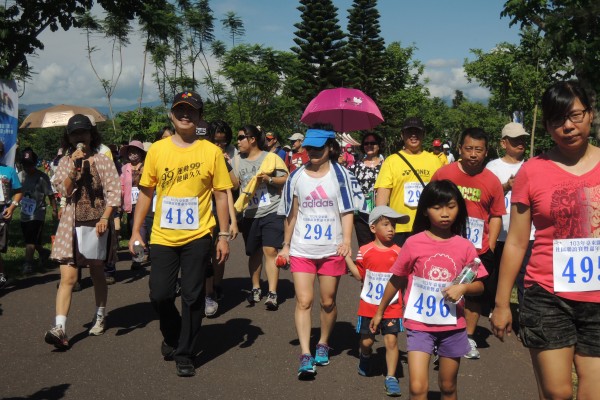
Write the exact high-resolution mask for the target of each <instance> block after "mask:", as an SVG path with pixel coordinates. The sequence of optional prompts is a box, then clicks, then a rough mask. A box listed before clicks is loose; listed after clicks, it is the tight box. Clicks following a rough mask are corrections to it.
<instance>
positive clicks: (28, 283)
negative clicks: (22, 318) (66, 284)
mask: <svg viewBox="0 0 600 400" xmlns="http://www.w3.org/2000/svg"><path fill="white" fill-rule="evenodd" d="M58 280H60V273H56V274H44V275H41V274H40V275H32V276H28V277H27V278H23V279H19V280H14V281H13V284H12V285H8V286H6V287H4V289H2V290H1V291H0V297H3V296H4V295H6V294H8V293H10V292H14V291H16V290H23V289H29V288H30V287H33V286H37V285H43V284H45V283H48V282H52V281H58Z"/></svg>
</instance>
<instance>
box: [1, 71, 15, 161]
mask: <svg viewBox="0 0 600 400" xmlns="http://www.w3.org/2000/svg"><path fill="white" fill-rule="evenodd" d="M18 122H19V96H18V95H17V82H16V81H6V80H1V79H0V141H1V142H2V143H4V157H2V158H1V159H0V162H1V163H2V164H5V165H8V166H10V167H12V166H14V165H15V154H16V152H17V129H18V125H19V124H18Z"/></svg>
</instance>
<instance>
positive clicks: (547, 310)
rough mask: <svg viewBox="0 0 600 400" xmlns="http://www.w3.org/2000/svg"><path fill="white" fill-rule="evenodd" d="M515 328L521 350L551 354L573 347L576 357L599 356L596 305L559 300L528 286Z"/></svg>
mask: <svg viewBox="0 0 600 400" xmlns="http://www.w3.org/2000/svg"><path fill="white" fill-rule="evenodd" d="M519 325H520V332H519V335H520V336H521V339H522V341H523V344H524V345H525V347H528V348H531V349H541V350H553V349H561V348H564V347H569V346H575V351H576V352H577V353H578V354H581V355H586V356H595V357H598V356H600V303H587V302H581V301H574V300H567V299H563V298H561V297H558V296H557V295H555V294H552V293H550V292H548V291H547V290H545V289H544V288H542V287H541V286H539V285H532V286H531V287H528V288H525V293H524V295H523V304H522V305H521V307H520V314H519Z"/></svg>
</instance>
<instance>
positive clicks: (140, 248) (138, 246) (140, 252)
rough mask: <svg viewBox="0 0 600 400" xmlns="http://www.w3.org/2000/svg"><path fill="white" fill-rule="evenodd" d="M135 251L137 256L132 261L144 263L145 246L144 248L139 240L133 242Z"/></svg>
mask: <svg viewBox="0 0 600 400" xmlns="http://www.w3.org/2000/svg"><path fill="white" fill-rule="evenodd" d="M133 251H134V252H135V254H134V255H133V257H132V258H131V260H132V261H133V262H137V263H141V262H144V246H142V244H141V243H140V241H139V240H136V241H135V242H133Z"/></svg>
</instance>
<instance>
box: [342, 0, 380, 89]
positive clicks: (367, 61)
mask: <svg viewBox="0 0 600 400" xmlns="http://www.w3.org/2000/svg"><path fill="white" fill-rule="evenodd" d="M376 7H377V0H354V4H353V6H352V8H351V9H349V10H348V46H347V51H348V83H349V84H348V86H352V87H355V88H357V89H361V90H362V91H364V92H365V93H366V94H367V95H369V96H370V97H371V98H372V99H373V100H377V97H378V96H379V92H380V90H381V83H382V79H383V68H384V62H385V44H384V43H385V41H384V40H383V38H382V37H381V36H379V34H380V33H381V29H380V28H379V12H378V11H377V8H376Z"/></svg>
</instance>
